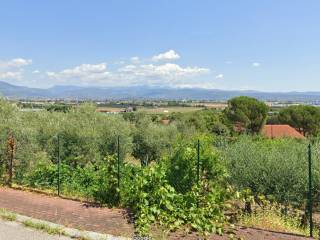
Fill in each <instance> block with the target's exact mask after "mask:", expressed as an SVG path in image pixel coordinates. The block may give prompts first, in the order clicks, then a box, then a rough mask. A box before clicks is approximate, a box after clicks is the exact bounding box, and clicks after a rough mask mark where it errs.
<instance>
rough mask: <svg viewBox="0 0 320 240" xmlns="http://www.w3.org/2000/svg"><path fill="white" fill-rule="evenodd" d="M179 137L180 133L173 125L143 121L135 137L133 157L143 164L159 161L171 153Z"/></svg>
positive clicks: (139, 124)
mask: <svg viewBox="0 0 320 240" xmlns="http://www.w3.org/2000/svg"><path fill="white" fill-rule="evenodd" d="M177 136H178V131H177V129H176V127H175V126H173V125H169V126H163V125H158V124H155V123H153V122H151V121H148V120H147V119H142V120H141V121H140V122H139V123H138V124H137V129H136V131H135V133H134V136H133V144H134V149H133V156H134V157H136V158H138V159H140V161H141V162H142V163H143V164H148V163H150V162H151V161H158V160H160V158H161V156H163V155H165V154H168V153H170V151H171V150H172V149H171V148H172V146H173V144H174V143H175V141H176V139H177Z"/></svg>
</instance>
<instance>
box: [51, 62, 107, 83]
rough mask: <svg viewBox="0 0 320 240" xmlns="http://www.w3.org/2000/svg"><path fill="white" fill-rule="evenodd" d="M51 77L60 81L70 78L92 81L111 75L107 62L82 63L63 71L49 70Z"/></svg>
mask: <svg viewBox="0 0 320 240" xmlns="http://www.w3.org/2000/svg"><path fill="white" fill-rule="evenodd" d="M47 75H48V76H49V77H51V78H55V79H57V80H59V81H66V80H70V79H76V80H77V79H79V80H80V81H82V82H90V81H94V80H100V79H103V78H105V77H106V76H108V75H109V72H108V71H107V64H106V63H100V64H81V65H79V66H76V67H74V68H69V69H65V70H63V71H61V72H47Z"/></svg>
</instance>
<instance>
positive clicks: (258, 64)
mask: <svg viewBox="0 0 320 240" xmlns="http://www.w3.org/2000/svg"><path fill="white" fill-rule="evenodd" d="M260 66H261V64H260V63H259V62H253V63H252V67H260Z"/></svg>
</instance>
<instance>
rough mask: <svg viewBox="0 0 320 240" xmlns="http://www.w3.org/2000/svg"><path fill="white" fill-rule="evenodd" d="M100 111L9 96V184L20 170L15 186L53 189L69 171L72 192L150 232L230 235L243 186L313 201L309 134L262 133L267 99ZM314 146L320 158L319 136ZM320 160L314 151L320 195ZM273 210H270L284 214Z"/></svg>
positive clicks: (2, 147) (4, 107) (1, 137)
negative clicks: (229, 213)
mask: <svg viewBox="0 0 320 240" xmlns="http://www.w3.org/2000/svg"><path fill="white" fill-rule="evenodd" d="M95 110H96V107H95V106H94V105H93V104H82V105H79V106H72V107H68V108H67V109H66V108H65V107H64V106H62V107H61V106H60V105H59V106H57V108H55V107H54V106H52V107H50V109H48V111H39V112H23V111H20V109H19V108H18V107H17V106H16V105H14V104H12V103H8V102H6V101H1V102H0V116H1V117H0V159H1V163H0V176H1V181H2V183H4V184H8V183H9V182H10V181H11V180H10V181H8V179H10V174H11V173H10V172H9V170H10V169H13V171H12V181H13V183H14V184H18V185H24V186H27V187H32V188H37V189H43V190H49V191H51V192H52V191H56V189H57V185H58V176H59V173H60V177H61V191H62V194H63V195H67V196H72V197H77V198H81V199H85V200H88V201H94V202H98V203H101V204H103V205H106V206H110V207H124V208H129V209H130V210H131V212H132V213H133V218H134V222H135V226H136V230H137V232H138V233H140V234H141V235H148V234H149V232H150V229H152V228H153V227H155V228H161V229H166V230H167V231H175V230H181V229H184V230H185V231H187V232H192V231H196V232H198V233H200V234H202V235H204V236H205V235H207V234H209V233H212V232H214V233H219V234H221V233H223V231H224V226H225V225H226V221H227V218H226V217H225V211H226V209H227V208H228V209H229V207H230V206H229V205H230V203H233V202H235V196H236V193H237V192H242V191H247V189H249V190H250V194H251V195H252V198H253V199H256V198H257V197H258V196H260V195H261V194H262V195H263V196H265V197H266V198H267V199H268V200H269V201H270V202H271V203H272V204H281V205H282V206H285V207H289V206H294V207H295V208H297V209H304V208H305V205H306V194H307V171H306V169H307V168H306V166H307V144H308V142H307V140H295V139H286V138H284V139H265V138H263V137H262V136H260V135H259V133H260V131H261V128H262V127H263V125H264V124H265V121H266V118H267V113H268V107H267V106H266V105H265V104H264V103H261V102H259V101H257V100H255V99H251V98H246V97H240V98H235V99H232V100H230V101H229V106H228V108H227V109H225V111H217V110H210V109H206V110H201V111H197V112H196V114H195V113H192V112H186V113H171V114H152V115H149V114H146V113H141V112H139V111H138V112H135V113H123V114H117V115H109V114H102V113H98V112H96V111H95ZM280 114H282V115H283V113H280ZM282 115H281V116H282ZM275 117H276V118H277V121H280V120H281V119H282V118H281V117H280V115H279V116H278V115H276V116H275ZM163 120H166V121H163ZM281 121H282V120H281ZM283 123H288V122H287V121H284V122H283ZM317 123H318V120H315V121H314V122H312V124H313V125H312V126H314V125H315V124H317ZM319 124H320V123H319ZM294 127H296V128H299V126H298V125H297V126H294ZM303 129H307V128H306V127H303ZM308 129H309V130H308V131H309V132H310V131H311V132H312V131H313V130H312V128H308ZM310 129H311V130H310ZM309 132H308V134H306V135H316V134H317V132H314V133H313V132H312V133H309ZM245 134H248V135H245ZM198 140H199V142H200V149H199V156H200V161H199V162H197V160H198V152H197V141H198ZM11 143H14V146H13V145H12V144H11ZM10 144H11V145H10ZM313 146H314V147H313V155H314V157H317V156H318V154H316V153H317V151H318V149H320V148H319V147H320V145H319V142H318V141H317V140H316V138H315V140H314V145H313ZM10 147H11V148H10ZM118 150H119V151H118ZM58 155H59V157H60V160H61V165H60V169H58ZM118 156H119V158H118ZM11 163H12V168H11ZM319 164H320V161H318V160H316V158H315V159H314V167H313V173H314V174H313V176H314V179H313V180H314V191H313V197H314V198H315V199H317V198H318V197H319V188H320V186H319V185H318V183H319V182H320V165H319ZM198 173H199V174H198ZM9 185H10V184H9ZM315 203H316V201H315ZM315 205H316V204H315ZM263 214H264V213H263ZM263 214H262V213H261V214H260V213H259V214H257V213H254V214H253V215H243V217H242V220H241V221H242V223H243V224H246V225H250V224H251V223H252V224H253V223H254V221H258V220H259V221H262V222H263V221H264V220H263V218H264V215H263ZM273 214H274V212H271V215H268V216H267V217H268V218H274V219H275V218H277V219H278V220H279V221H280V222H281V221H282V220H283V219H282V216H283V215H281V216H278V215H273ZM278 220H277V221H278ZM288 221H289V220H288ZM290 221H291V220H290ZM281 224H286V222H281ZM290 224H291V223H290ZM290 226H291V225H290Z"/></svg>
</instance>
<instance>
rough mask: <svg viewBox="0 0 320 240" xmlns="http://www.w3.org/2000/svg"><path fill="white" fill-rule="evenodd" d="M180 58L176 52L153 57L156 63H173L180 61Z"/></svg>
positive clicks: (170, 51)
mask: <svg viewBox="0 0 320 240" xmlns="http://www.w3.org/2000/svg"><path fill="white" fill-rule="evenodd" d="M179 58H180V56H179V54H178V53H176V52H175V51H174V50H172V49H171V50H169V51H167V52H165V53H160V54H159V55H156V56H153V57H152V60H153V61H155V62H158V61H172V60H177V59H179Z"/></svg>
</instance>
